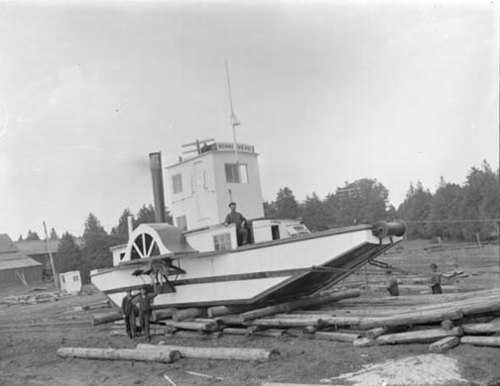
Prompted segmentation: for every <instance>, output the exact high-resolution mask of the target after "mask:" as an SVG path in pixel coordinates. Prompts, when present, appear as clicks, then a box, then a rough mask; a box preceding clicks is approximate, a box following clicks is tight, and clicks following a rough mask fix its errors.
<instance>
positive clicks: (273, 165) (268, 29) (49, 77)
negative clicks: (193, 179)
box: [0, 0, 500, 240]
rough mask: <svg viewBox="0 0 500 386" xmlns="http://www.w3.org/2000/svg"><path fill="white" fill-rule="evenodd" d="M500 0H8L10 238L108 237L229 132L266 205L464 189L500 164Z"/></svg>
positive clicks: (4, 46)
mask: <svg viewBox="0 0 500 386" xmlns="http://www.w3.org/2000/svg"><path fill="white" fill-rule="evenodd" d="M498 17H499V12H498V6H497V2H495V1H484V0H470V1H451V0H450V1H437V0H436V1H430V0H423V1H418V2H417V1H410V0H392V1H382V0H379V1H361V0H354V1H352V0H349V1H347V0H329V1H326V0H325V1H321V0H316V1H310V2H306V1H292V0H289V1H270V0H269V1H265V0H261V1H252V0H247V1H241V2H230V1H215V0H213V1H210V0H209V1H197V2H195V1H155V2H147V1H120V0H113V1H97V0H93V1H78V2H76V1H70V2H55V1H26V2H21V1H5V0H0V233H7V234H9V235H10V236H11V237H12V238H13V239H14V240H17V238H18V237H19V235H20V234H23V235H24V236H25V235H26V233H27V232H28V230H32V231H36V232H37V233H38V234H39V235H40V236H42V235H43V226H42V222H43V221H45V222H46V223H47V226H48V228H49V230H50V228H52V227H54V229H55V230H56V232H58V233H59V234H62V233H63V232H70V233H72V234H75V235H81V234H82V232H83V227H84V222H85V220H86V218H87V216H88V214H89V213H93V214H95V215H96V216H97V218H98V219H99V220H100V222H101V224H102V225H103V226H104V227H105V228H106V230H107V231H110V229H111V227H113V226H115V225H116V224H117V223H118V218H119V217H120V215H121V213H122V212H123V210H124V209H125V208H127V207H128V208H130V209H131V210H132V212H133V213H137V211H138V210H139V208H140V207H141V206H142V205H143V204H149V203H152V202H153V197H152V184H151V174H150V172H149V166H148V165H149V161H148V153H150V152H153V151H161V152H162V155H163V163H164V166H166V165H170V164H173V163H175V162H176V160H177V158H178V156H179V155H180V154H181V151H182V149H181V145H182V144H185V143H188V142H192V141H194V140H196V139H200V140H202V139H207V138H215V139H216V140H217V141H231V140H232V131H231V126H230V121H229V113H230V110H229V101H228V89H227V80H226V72H225V60H226V59H227V60H228V63H229V69H230V76H231V87H232V96H233V106H234V110H235V113H236V114H237V116H238V118H239V119H240V121H241V122H242V124H241V126H238V127H237V138H238V142H241V143H247V144H252V145H254V146H255V149H256V151H257V152H258V153H259V154H260V156H259V163H260V175H261V184H262V193H263V200H266V201H273V200H274V199H275V198H276V194H277V192H278V191H279V189H281V188H283V187H285V186H287V187H289V188H290V189H291V190H292V191H293V193H294V195H295V197H296V198H297V200H299V201H302V200H304V199H305V198H306V196H310V195H311V194H312V193H313V192H315V193H316V194H317V195H318V196H319V197H320V198H323V197H324V196H325V195H326V194H328V193H329V192H335V190H336V189H337V187H342V186H344V184H345V183H346V182H353V181H355V180H358V179H361V178H371V179H376V180H377V181H379V182H381V183H382V184H383V185H384V186H385V187H386V188H387V189H388V190H389V192H390V196H389V201H390V203H391V204H393V205H395V206H396V207H397V206H398V205H399V204H401V202H402V201H403V200H404V198H405V195H406V192H407V191H408V188H409V186H410V184H411V183H413V184H415V183H416V182H417V181H421V182H422V184H423V185H424V187H426V188H428V189H429V190H430V191H431V192H433V191H435V189H436V188H437V186H438V183H439V179H440V177H441V176H442V177H444V178H445V180H446V181H447V182H454V183H458V184H463V183H464V182H465V179H466V176H467V173H468V172H469V170H470V168H471V167H473V166H480V165H481V164H482V162H483V160H486V161H487V162H488V163H489V164H490V165H491V166H492V167H493V168H494V169H495V170H496V169H497V168H498V160H499V143H500V142H499V117H498V115H499V114H498V112H499V52H498V51H499V48H498V47H499V28H498Z"/></svg>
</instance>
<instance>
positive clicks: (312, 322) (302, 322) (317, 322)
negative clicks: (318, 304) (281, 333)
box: [248, 319, 324, 327]
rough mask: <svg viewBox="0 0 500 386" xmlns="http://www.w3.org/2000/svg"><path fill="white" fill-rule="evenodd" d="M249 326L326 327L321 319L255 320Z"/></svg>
mask: <svg viewBox="0 0 500 386" xmlns="http://www.w3.org/2000/svg"><path fill="white" fill-rule="evenodd" d="M248 324H249V325H251V326H260V327H306V326H315V327H318V326H322V325H324V323H323V322H322V320H321V319H255V320H252V321H251V322H248Z"/></svg>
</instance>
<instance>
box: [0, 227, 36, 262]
mask: <svg viewBox="0 0 500 386" xmlns="http://www.w3.org/2000/svg"><path fill="white" fill-rule="evenodd" d="M37 265H42V264H40V263H39V262H37V261H35V260H33V259H32V258H30V257H28V256H26V255H25V254H24V253H22V252H21V251H20V250H19V248H18V247H17V246H16V244H15V243H14V242H13V241H12V240H11V238H10V237H9V235H7V234H0V270H5V269H15V268H25V267H32V266H37Z"/></svg>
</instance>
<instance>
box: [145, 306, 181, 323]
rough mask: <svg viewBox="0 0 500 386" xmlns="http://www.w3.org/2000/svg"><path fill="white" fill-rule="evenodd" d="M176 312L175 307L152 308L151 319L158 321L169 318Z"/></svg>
mask: <svg viewBox="0 0 500 386" xmlns="http://www.w3.org/2000/svg"><path fill="white" fill-rule="evenodd" d="M176 312H177V309H176V308H164V309H161V310H154V311H153V314H152V315H151V321H152V322H158V321H160V320H165V319H170V318H172V315H174V314H175V313H176Z"/></svg>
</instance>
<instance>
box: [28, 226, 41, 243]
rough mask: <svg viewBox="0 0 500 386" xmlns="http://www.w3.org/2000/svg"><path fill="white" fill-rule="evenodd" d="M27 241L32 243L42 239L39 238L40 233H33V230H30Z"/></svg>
mask: <svg viewBox="0 0 500 386" xmlns="http://www.w3.org/2000/svg"><path fill="white" fill-rule="evenodd" d="M25 240H26V241H32V240H40V237H39V236H38V233H36V232H32V231H31V229H30V230H28V235H27V236H26V239H25Z"/></svg>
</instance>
